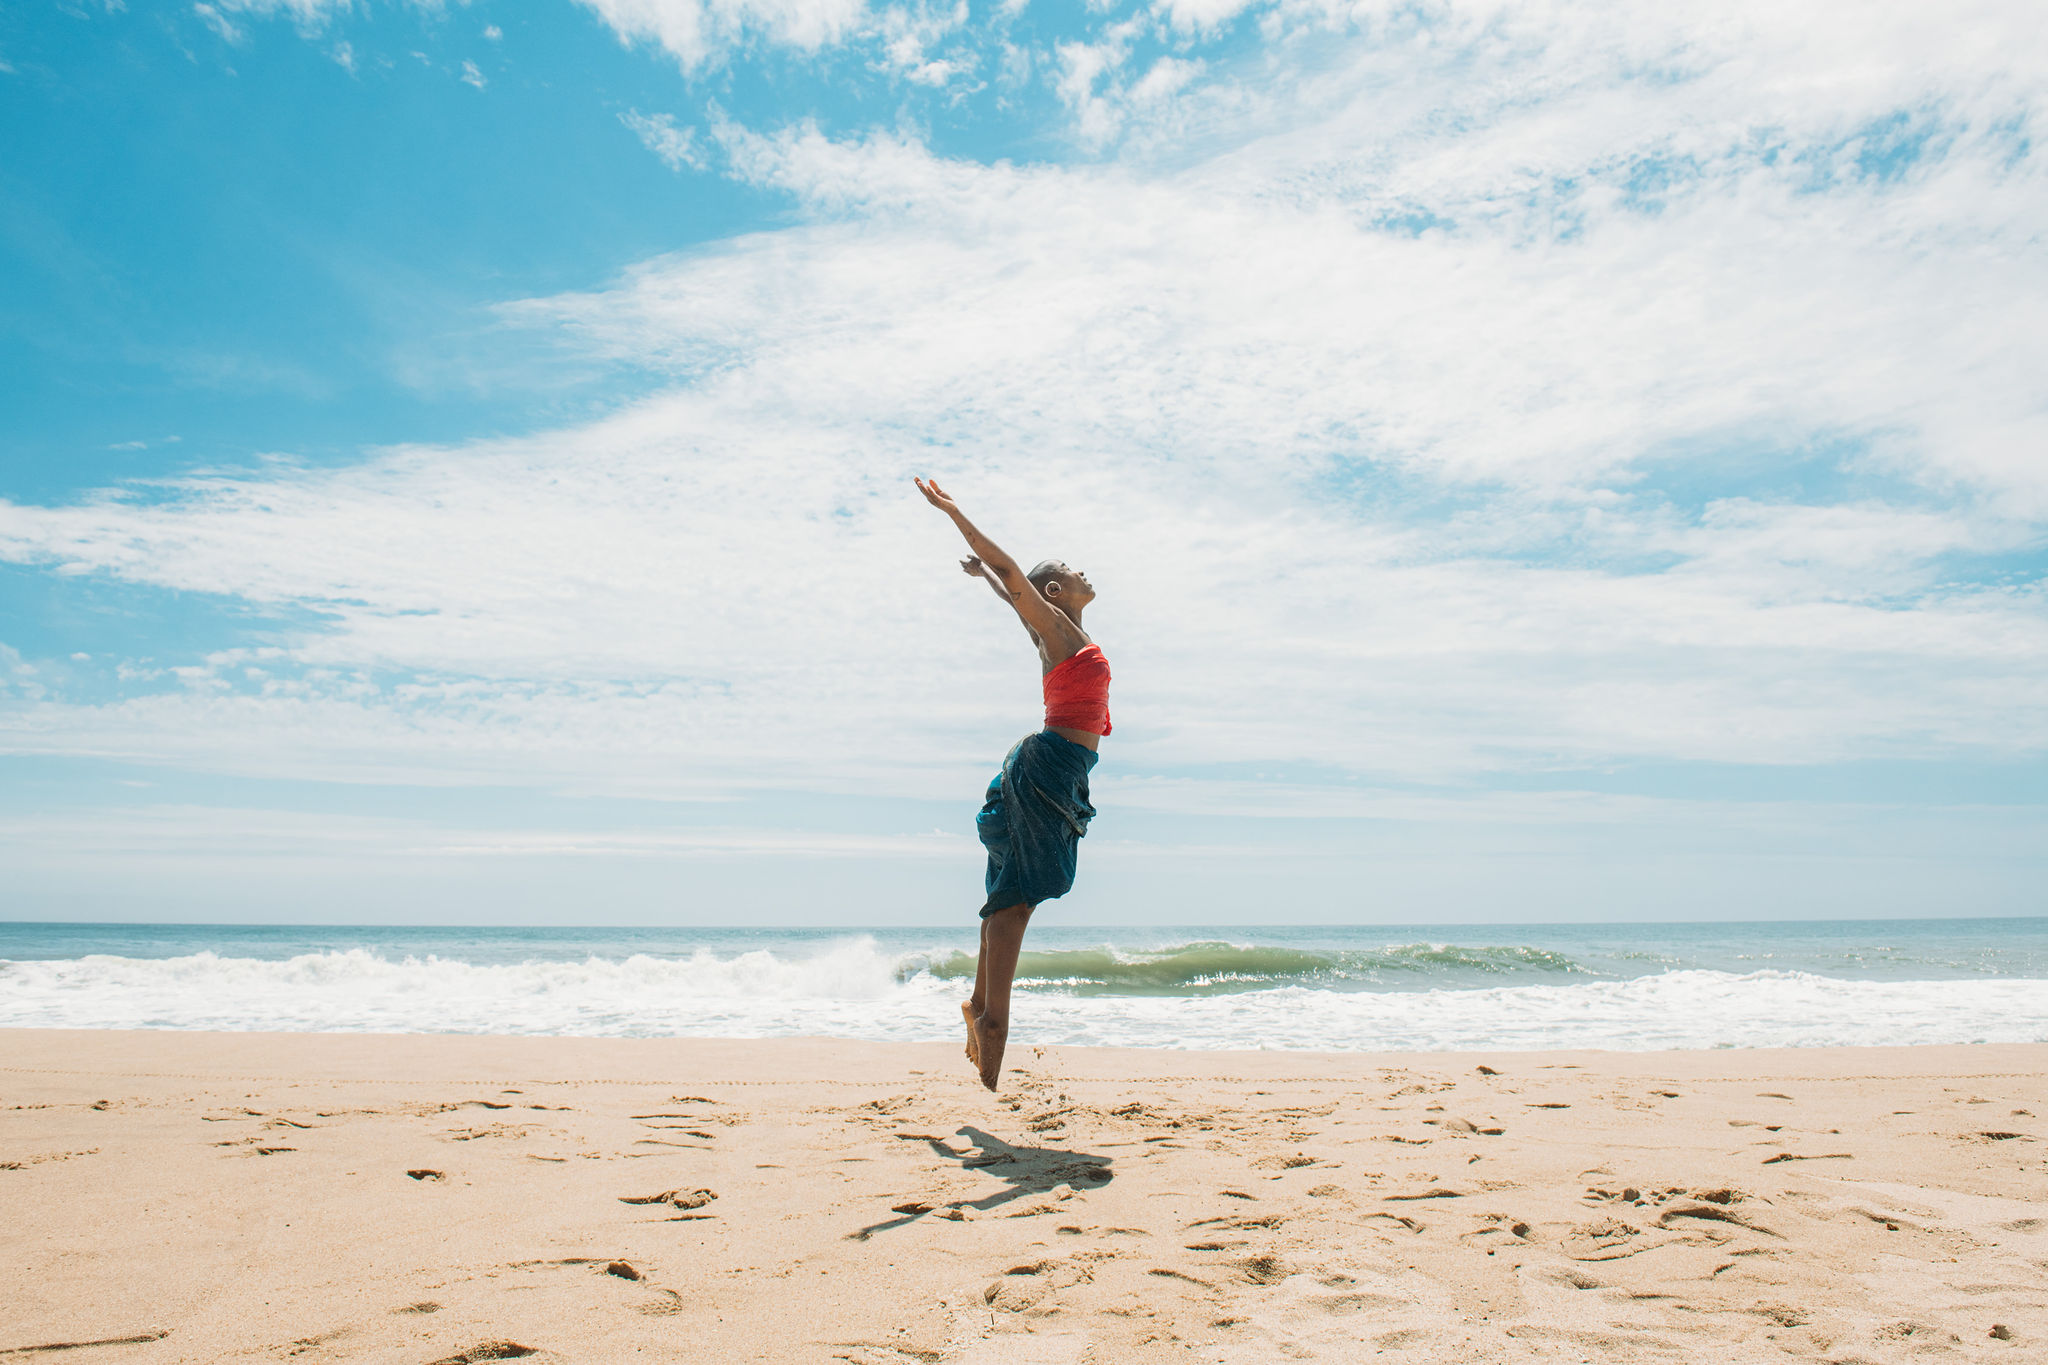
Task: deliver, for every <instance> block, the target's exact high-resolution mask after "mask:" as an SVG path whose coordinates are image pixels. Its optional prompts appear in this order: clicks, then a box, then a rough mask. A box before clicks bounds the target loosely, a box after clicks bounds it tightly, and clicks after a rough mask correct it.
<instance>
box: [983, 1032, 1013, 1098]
mask: <svg viewBox="0 0 2048 1365" xmlns="http://www.w3.org/2000/svg"><path fill="white" fill-rule="evenodd" d="M974 1033H975V1040H974V1052H975V1058H974V1064H975V1066H976V1067H977V1068H979V1069H980V1071H981V1083H982V1084H983V1085H985V1086H987V1087H988V1088H989V1089H990V1090H993V1089H995V1088H996V1082H997V1081H998V1080H1000V1079H1001V1078H1002V1074H1003V1045H1004V1044H1005V1043H1008V1042H1009V1041H1010V1021H1009V1020H1007V1019H1005V1020H1003V1021H1002V1022H1001V1023H993V1022H991V1021H990V1020H989V1019H988V1018H986V1017H983V1018H981V1019H977V1020H976V1021H975V1024H974Z"/></svg>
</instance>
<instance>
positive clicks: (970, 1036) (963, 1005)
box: [960, 1000, 981, 1071]
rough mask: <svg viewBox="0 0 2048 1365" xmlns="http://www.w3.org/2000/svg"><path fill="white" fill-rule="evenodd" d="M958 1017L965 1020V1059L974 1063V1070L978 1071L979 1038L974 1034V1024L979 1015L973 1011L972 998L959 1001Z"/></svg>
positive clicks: (979, 1059)
mask: <svg viewBox="0 0 2048 1365" xmlns="http://www.w3.org/2000/svg"><path fill="white" fill-rule="evenodd" d="M960 1017H961V1018H962V1019H965V1020H966V1021H967V1060H968V1061H969V1062H971V1063H973V1064H974V1069H975V1070H976V1071H979V1070H981V1049H980V1047H979V1046H978V1044H979V1043H980V1041H981V1040H980V1038H979V1037H977V1036H976V1030H975V1025H976V1024H977V1023H978V1022H979V1021H980V1016H979V1015H977V1014H976V1013H975V1012H974V1002H973V1001H972V1000H962V1001H961V1002H960Z"/></svg>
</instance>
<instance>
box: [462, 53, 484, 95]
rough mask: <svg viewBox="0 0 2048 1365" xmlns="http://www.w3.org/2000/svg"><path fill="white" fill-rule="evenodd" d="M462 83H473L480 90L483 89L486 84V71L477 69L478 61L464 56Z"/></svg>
mask: <svg viewBox="0 0 2048 1365" xmlns="http://www.w3.org/2000/svg"><path fill="white" fill-rule="evenodd" d="M462 83H463V84H464V85H473V86H475V87H476V88H477V89H479V90H481V89H483V88H484V85H485V84H486V82H485V81H484V73H483V72H481V71H479V70H477V69H476V63H475V62H472V61H470V60H468V59H467V58H464V59H463V63H462Z"/></svg>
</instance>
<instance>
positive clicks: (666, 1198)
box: [619, 1190, 718, 1218]
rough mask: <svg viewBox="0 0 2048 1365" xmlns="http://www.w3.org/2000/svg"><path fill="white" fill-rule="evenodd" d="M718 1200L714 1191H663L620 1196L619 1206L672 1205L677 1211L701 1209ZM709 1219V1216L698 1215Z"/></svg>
mask: <svg viewBox="0 0 2048 1365" xmlns="http://www.w3.org/2000/svg"><path fill="white" fill-rule="evenodd" d="M716 1198H718V1193H717V1191H715V1190H663V1191H662V1192H661V1193H660V1194H642V1195H620V1196H619V1202H620V1203H621V1204H672V1205H674V1206H675V1207H676V1208H679V1209H701V1208H703V1207H704V1206H705V1205H706V1204H709V1203H710V1202H711V1201H712V1200H714V1199H716ZM699 1216H700V1217H706V1218H708V1217H710V1215H709V1214H702V1215H699Z"/></svg>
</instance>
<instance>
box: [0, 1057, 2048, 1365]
mask: <svg viewBox="0 0 2048 1365" xmlns="http://www.w3.org/2000/svg"><path fill="white" fill-rule="evenodd" d="M1012 1061H1013V1063H1014V1064H1015V1065H1016V1068H1017V1069H1016V1070H1014V1071H1013V1072H1012V1073H1011V1076H1010V1079H1009V1081H1008V1082H1007V1083H1006V1085H1005V1088H1004V1092H1003V1093H1002V1094H1001V1095H998V1096H990V1095H988V1094H987V1093H986V1092H984V1091H982V1090H981V1088H980V1087H979V1085H978V1084H976V1082H975V1080H974V1078H973V1077H972V1076H971V1075H970V1074H969V1072H968V1070H967V1066H966V1063H965V1061H964V1059H963V1058H962V1057H961V1054H960V1048H959V1046H958V1045H957V1044H931V1045H923V1044H878V1043H852V1042H840V1041H831V1040H776V1041H766V1042H754V1041H717V1040H610V1039H554V1038H475V1037H447V1036H380V1035H334V1034H304V1035H278V1034H267V1035H266V1034H208V1033H175V1032H70V1031H39V1030H29V1031H0V1213H4V1218H0V1359H5V1360H8V1361H13V1360H24V1361H35V1360H63V1361H65V1362H66V1365H98V1363H99V1362H106V1363H107V1365H122V1363H125V1362H130V1361H135V1362H168V1361H240V1360H265V1361H269V1360H299V1361H308V1362H318V1361H366V1362H367V1361H374V1362H386V1361H389V1362H419V1365H427V1363H428V1362H447V1361H474V1360H489V1359H517V1358H525V1359H530V1360H532V1361H534V1362H536V1363H537V1365H540V1363H542V1362H551V1361H588V1362H612V1361H626V1360H683V1361H699V1360H701V1361H728V1360H730V1361H746V1360H764V1361H832V1360H849V1361H855V1362H864V1363H872V1362H891V1365H897V1363H899V1362H913V1361H923V1362H937V1361H961V1362H998V1361H1001V1362H1014V1363H1016V1365H1034V1363H1036V1362H1070V1361H1071V1362H1117V1361H1245V1362H1253V1361H1258V1362H1265V1361H1274V1360H1346V1361H1350V1360H1360V1359H1374V1360H1380V1359H1384V1360H1391V1361H1399V1360H1414V1361H1418V1362H1420V1361H1431V1362H1439V1361H1453V1362H1492V1361H1525V1360H1526V1361H1561V1362H1562V1361H1572V1362H1577V1361H1603V1362H1605V1361H1713V1362H1716V1365H1720V1363H1722V1362H1746V1361H1780V1360H1783V1359H1785V1358H1787V1357H1793V1358H1805V1359H1812V1360H1816V1361H1819V1360H1826V1361H1834V1362H1848V1361H1905V1360H1916V1361H1917V1360H1922V1359H1929V1358H1938V1359H1945V1360H1957V1361H1969V1360H1980V1359H1981V1360H1999V1361H2015V1362H2017V1361H2040V1360H2048V1141H2044V1140H2048V1120H2044V1118H2043V1117H2042V1116H2044V1115H2048V1045H2029V1046H1980V1047H1942V1048H1885V1049H1812V1050H1787V1051H1718V1052H1664V1053H1639V1054H1625V1053H1540V1054H1523V1055H1515V1054H1469V1055H1467V1054H1427V1055H1418V1056H1375V1055H1308V1054H1299V1053H1194V1052H1162V1051H1129V1050H1116V1049H1083V1048H1047V1049H1043V1050H1042V1051H1041V1050H1038V1049H1034V1048H1032V1047H1031V1046H1030V1045H1029V1044H1028V1041H1027V1042H1020V1043H1017V1044H1014V1045H1013V1048H1012Z"/></svg>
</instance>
